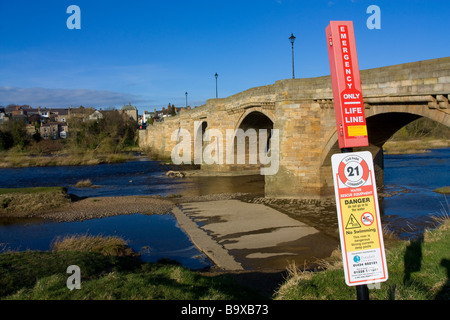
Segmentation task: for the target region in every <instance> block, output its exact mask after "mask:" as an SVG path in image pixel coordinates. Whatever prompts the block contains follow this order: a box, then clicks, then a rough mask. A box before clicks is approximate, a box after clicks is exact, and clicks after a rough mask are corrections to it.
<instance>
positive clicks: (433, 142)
mask: <svg viewBox="0 0 450 320" xmlns="http://www.w3.org/2000/svg"><path fill="white" fill-rule="evenodd" d="M449 147H450V140H448V139H426V138H424V139H414V140H389V141H387V142H386V143H385V144H384V146H383V150H384V152H385V153H386V154H412V153H424V152H428V151H429V150H431V149H440V148H449Z"/></svg>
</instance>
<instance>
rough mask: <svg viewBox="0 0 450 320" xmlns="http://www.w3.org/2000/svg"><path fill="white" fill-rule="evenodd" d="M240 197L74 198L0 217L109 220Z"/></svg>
mask: <svg viewBox="0 0 450 320" xmlns="http://www.w3.org/2000/svg"><path fill="white" fill-rule="evenodd" d="M241 195H243V194H240V193H235V194H212V195H205V196H196V197H174V198H170V197H169V198H162V197H157V196H122V197H92V198H84V199H73V200H72V201H71V202H70V203H68V204H66V205H63V206H61V207H58V208H56V209H51V210H49V209H47V210H42V211H39V210H38V211H34V212H31V213H30V212H26V213H25V212H24V213H20V212H11V213H10V214H2V215H1V216H2V217H15V218H25V217H35V218H43V219H51V220H54V221H58V222H71V221H82V220H86V219H95V218H103V217H111V216H117V215H124V214H134V213H140V214H167V213H170V212H172V208H173V207H174V206H175V205H177V204H178V203H181V202H193V201H213V200H227V199H234V198H236V197H239V196H241Z"/></svg>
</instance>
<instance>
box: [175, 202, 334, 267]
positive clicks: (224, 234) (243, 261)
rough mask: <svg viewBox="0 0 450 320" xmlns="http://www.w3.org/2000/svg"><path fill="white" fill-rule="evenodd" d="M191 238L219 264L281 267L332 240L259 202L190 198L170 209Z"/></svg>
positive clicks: (317, 252) (310, 258)
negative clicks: (191, 200) (197, 199)
mask: <svg viewBox="0 0 450 320" xmlns="http://www.w3.org/2000/svg"><path fill="white" fill-rule="evenodd" d="M173 213H174V215H175V217H176V218H177V220H178V224H179V225H180V227H181V228H183V229H184V230H185V231H186V233H187V234H188V235H189V236H190V238H191V240H192V242H193V243H194V244H195V245H196V246H197V247H198V248H199V249H200V250H201V251H203V252H204V253H205V254H206V255H207V256H208V257H209V258H210V259H211V260H212V261H213V262H214V263H215V264H216V265H217V266H218V267H219V268H222V269H225V270H261V271H262V270H285V269H286V267H287V266H288V264H289V263H291V262H293V261H295V263H296V264H297V265H298V266H303V264H304V263H310V262H315V261H316V260H317V259H321V258H326V257H329V256H330V254H331V252H332V251H333V250H334V249H336V248H337V246H338V242H337V241H336V240H335V239H332V238H330V237H328V236H326V235H324V234H323V233H321V232H319V231H318V230H317V229H315V228H313V227H310V226H308V225H306V224H304V223H302V222H300V221H298V220H296V219H293V218H291V217H289V216H287V215H286V214H284V213H282V212H279V211H277V210H275V209H272V208H270V207H268V206H265V205H263V204H254V203H246V202H242V201H240V200H217V201H207V202H191V203H184V204H180V205H178V207H175V208H174V209H173Z"/></svg>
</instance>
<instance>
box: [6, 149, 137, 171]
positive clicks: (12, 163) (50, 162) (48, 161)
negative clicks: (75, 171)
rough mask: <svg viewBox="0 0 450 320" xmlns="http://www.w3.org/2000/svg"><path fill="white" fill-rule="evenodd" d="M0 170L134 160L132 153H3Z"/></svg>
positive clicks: (134, 156)
mask: <svg viewBox="0 0 450 320" xmlns="http://www.w3.org/2000/svg"><path fill="white" fill-rule="evenodd" d="M0 157H1V159H2V162H1V163H0V168H25V167H49V166H83V165H96V164H103V163H121V162H125V161H129V160H133V159H136V158H137V156H136V155H135V154H134V153H133V152H123V153H97V152H94V151H86V152H78V153H64V152H60V153H55V154H32V153H26V152H13V151H8V152H6V151H3V152H1V153H0Z"/></svg>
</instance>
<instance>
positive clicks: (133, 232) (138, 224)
mask: <svg viewBox="0 0 450 320" xmlns="http://www.w3.org/2000/svg"><path fill="white" fill-rule="evenodd" d="M22 220H23V219H22ZM0 223H1V224H2V226H1V227H0V244H3V246H6V248H7V249H11V250H42V251H46V250H49V249H50V247H51V244H52V242H53V241H54V240H55V239H56V238H57V237H58V236H59V237H64V236H66V235H103V236H118V237H121V238H123V239H124V240H126V241H127V242H128V245H129V246H130V247H131V248H132V249H133V250H134V251H135V252H140V253H141V258H142V260H144V261H148V262H156V261H158V260H160V259H170V260H176V261H178V262H180V263H181V264H182V265H184V266H185V267H187V268H191V269H203V268H205V267H208V266H211V265H212V263H211V261H210V260H209V259H208V258H207V257H206V256H205V255H204V254H203V253H201V252H200V251H199V250H198V249H197V248H196V247H195V246H194V245H193V244H192V242H191V241H190V239H189V237H188V236H187V235H186V233H185V232H184V231H183V230H182V229H180V228H179V227H178V224H177V221H176V219H175V217H174V216H173V215H172V214H167V215H142V214H132V215H123V216H114V217H107V218H101V219H91V220H85V221H79V222H70V223H69V222H62V223H58V222H50V221H44V220H38V219H34V221H32V222H31V221H26V222H25V223H24V221H20V220H14V219H9V220H2V221H0ZM4 249H5V248H4Z"/></svg>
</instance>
